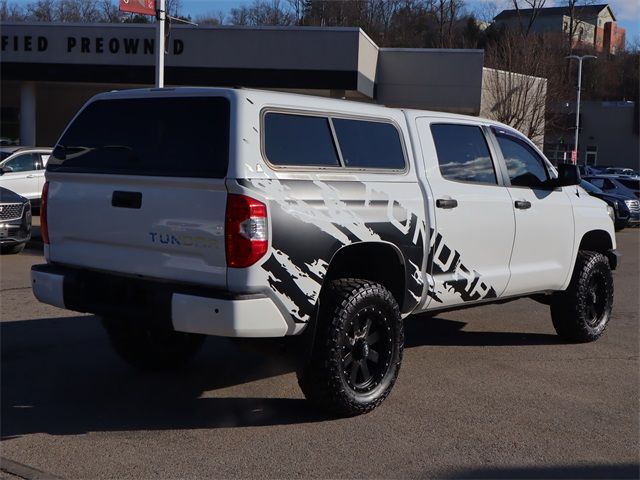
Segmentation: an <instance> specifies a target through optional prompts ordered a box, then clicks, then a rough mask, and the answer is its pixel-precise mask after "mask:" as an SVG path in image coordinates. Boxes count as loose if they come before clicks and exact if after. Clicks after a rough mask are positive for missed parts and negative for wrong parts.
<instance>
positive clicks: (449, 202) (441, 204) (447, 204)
mask: <svg viewBox="0 0 640 480" xmlns="http://www.w3.org/2000/svg"><path fill="white" fill-rule="evenodd" d="M457 206H458V201H457V200H454V199H453V198H439V199H437V200H436V207H438V208H444V209H449V208H456V207H457Z"/></svg>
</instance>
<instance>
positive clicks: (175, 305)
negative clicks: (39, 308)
mask: <svg viewBox="0 0 640 480" xmlns="http://www.w3.org/2000/svg"><path fill="white" fill-rule="evenodd" d="M31 284H32V288H33V293H34V295H35V296H36V298H37V299H38V300H40V301H41V302H43V303H47V304H50V305H54V306H56V307H60V308H66V309H69V310H75V311H78V312H88V313H94V314H97V315H102V316H120V317H127V318H131V319H132V321H133V320H135V321H144V322H149V323H152V324H154V325H157V326H160V327H164V328H171V329H173V330H176V331H180V332H189V333H201V334H205V335H218V336H224V337H282V336H284V335H286V334H287V331H288V330H289V327H288V325H287V321H286V320H285V318H284V317H283V315H282V314H281V313H280V311H279V310H278V308H277V307H276V306H275V304H274V303H273V302H272V301H271V299H269V298H268V297H266V296H264V295H261V294H247V295H233V294H230V293H229V292H222V291H214V290H212V289H207V288H202V287H192V286H188V285H181V284H173V283H165V282H160V281H154V280H147V279H140V278H132V277H128V276H120V275H117V274H110V273H101V272H94V271H89V270H83V269H76V268H69V267H61V266H57V265H48V264H45V265H34V266H33V267H32V268H31Z"/></svg>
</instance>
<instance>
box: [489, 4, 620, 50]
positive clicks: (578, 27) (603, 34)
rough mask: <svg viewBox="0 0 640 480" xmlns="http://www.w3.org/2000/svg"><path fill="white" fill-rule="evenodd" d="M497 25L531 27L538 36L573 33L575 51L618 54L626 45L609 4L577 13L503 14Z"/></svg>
mask: <svg viewBox="0 0 640 480" xmlns="http://www.w3.org/2000/svg"><path fill="white" fill-rule="evenodd" d="M572 11H573V14H572ZM572 17H573V28H572V27H571V26H572V22H571V19H572ZM494 22H495V24H496V25H498V26H505V27H507V28H520V27H524V28H527V27H528V26H529V25H530V24H531V31H533V32H536V33H548V34H564V35H569V32H570V30H573V42H574V46H575V47H591V48H593V49H594V50H595V51H597V52H604V53H609V54H615V53H616V52H617V51H618V50H621V49H623V48H624V44H625V29H624V28H621V27H618V24H617V22H616V17H615V16H614V14H613V11H612V10H611V7H609V5H607V4H600V5H586V6H576V7H573V10H572V9H571V8H569V7H550V8H540V9H532V8H526V9H518V10H515V9H513V10H503V11H502V12H500V13H499V14H498V15H497V16H496V17H495V18H494Z"/></svg>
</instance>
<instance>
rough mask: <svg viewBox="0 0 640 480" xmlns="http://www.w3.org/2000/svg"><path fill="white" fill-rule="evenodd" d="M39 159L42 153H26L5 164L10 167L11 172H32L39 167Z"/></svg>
mask: <svg viewBox="0 0 640 480" xmlns="http://www.w3.org/2000/svg"><path fill="white" fill-rule="evenodd" d="M39 159H40V155H39V154H37V153H25V154H22V155H18V156H17V157H15V158H12V159H11V160H9V161H8V162H5V163H4V166H5V167H10V168H11V173H17V172H30V171H31V170H35V169H36V168H38V167H37V164H38V160H39Z"/></svg>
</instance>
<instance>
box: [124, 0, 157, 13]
mask: <svg viewBox="0 0 640 480" xmlns="http://www.w3.org/2000/svg"><path fill="white" fill-rule="evenodd" d="M120 11H121V12H132V13H139V14H141V15H155V14H156V1H155V0H120Z"/></svg>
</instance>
